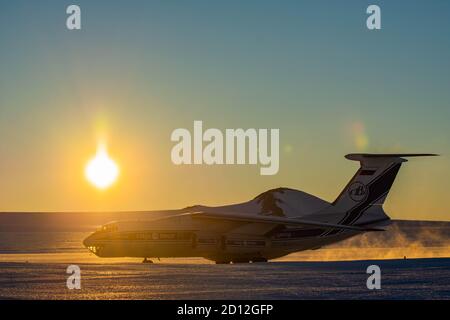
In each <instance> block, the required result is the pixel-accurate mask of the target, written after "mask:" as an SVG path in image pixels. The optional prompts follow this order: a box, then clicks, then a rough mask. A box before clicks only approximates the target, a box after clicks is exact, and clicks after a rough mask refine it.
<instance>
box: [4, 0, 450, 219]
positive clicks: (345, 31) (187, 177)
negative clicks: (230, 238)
mask: <svg viewBox="0 0 450 320" xmlns="http://www.w3.org/2000/svg"><path fill="white" fill-rule="evenodd" d="M2 2H3V1H2ZM72 3H76V4H78V5H79V6H80V7H81V10H82V30H80V31H68V30H67V29H66V28H65V19H66V17H67V15H66V14H65V8H66V7H67V5H69V4H72ZM369 4H378V5H379V6H380V7H381V10H382V11H381V12H382V30H380V31H369V30H367V28H366V26H365V20H366V18H367V14H366V13H365V10H366V8H367V6H368V5H369ZM449 15H450V3H449V2H448V1H395V2H393V1H376V2H373V1H345V2H344V1H342V2H338V1H247V2H242V1H171V2H170V3H169V2H167V1H76V2H69V1H39V2H35V1H14V2H9V1H8V2H6V1H5V3H2V10H1V12H0V41H1V49H0V50H1V51H0V93H1V94H0V134H1V135H2V137H3V139H2V144H1V146H0V155H1V159H0V173H1V175H2V177H3V179H2V180H3V181H2V182H0V194H1V195H0V199H1V200H2V206H3V208H0V209H3V210H26V209H36V210H37V209H41V210H63V209H65V210H71V209H95V208H104V207H105V208H111V209H144V208H147V209H159V208H164V207H179V206H184V205H189V204H192V203H197V202H202V203H207V204H220V203H224V202H228V201H240V200H245V199H247V198H249V197H253V196H254V195H256V194H258V193H259V192H262V191H264V190H265V189H267V188H271V187H278V186H281V185H286V186H289V187H293V188H298V189H303V190H305V191H307V192H311V193H314V194H317V195H319V196H321V197H323V198H325V199H326V200H332V199H333V198H334V197H335V196H336V195H337V194H338V193H339V190H340V188H341V187H343V185H345V182H346V181H347V180H348V179H349V178H350V176H351V174H352V172H353V171H354V170H355V166H354V165H355V164H354V163H350V162H348V161H345V160H344V159H343V157H342V156H343V155H344V154H345V153H348V152H355V151H364V152H437V153H441V154H443V155H444V156H443V157H441V158H439V159H438V160H435V159H433V160H423V161H422V160H421V161H414V163H411V164H408V166H407V167H406V168H404V169H402V170H403V171H402V174H401V176H400V178H401V179H399V180H398V181H396V185H395V188H394V190H393V194H392V196H391V197H392V198H393V199H392V203H391V202H388V205H389V206H392V209H393V211H395V212H398V214H399V216H400V217H408V216H409V215H412V216H414V217H421V218H434V217H436V218H439V219H448V210H449V209H450V203H449V202H448V200H444V201H443V200H442V199H443V197H445V196H444V193H443V191H442V190H448V188H449V187H450V183H449V182H448V181H449V179H450V169H449V168H450V160H449V159H448V157H445V154H448V153H449V152H448V151H449V150H450V141H449V137H450V135H449V133H450V92H449V88H450V72H449V71H450V61H449V59H448V57H449V56H450V40H449V39H450V37H449V35H450V34H449V33H450V19H449ZM194 120H203V121H204V124H205V125H206V126H208V127H217V128H237V127H244V128H245V127H252V128H280V139H281V141H280V142H281V148H282V154H281V164H280V173H279V174H278V175H277V176H273V177H261V176H259V175H258V170H257V169H256V168H253V167H249V166H246V167H245V168H230V167H214V168H190V167H185V168H174V167H173V165H172V164H171V163H170V160H169V157H170V148H171V146H172V144H171V142H170V140H169V137H170V132H171V131H172V130H173V129H175V128H178V127H188V128H190V127H191V126H192V122H193V121H194ZM99 123H100V124H99ZM99 127H101V130H103V131H105V132H106V135H108V137H109V140H110V141H109V144H110V145H111V148H113V149H115V151H116V155H118V156H122V157H123V158H124V159H125V158H126V159H128V160H124V162H125V163H126V162H127V161H136V159H139V160H138V161H139V163H140V165H139V166H137V167H136V168H134V169H133V170H134V171H132V172H129V174H130V175H129V177H130V176H132V177H134V178H132V179H131V178H130V179H129V180H126V181H128V182H126V181H124V182H123V184H122V185H120V184H119V185H118V186H117V190H115V191H114V192H111V195H110V196H108V195H101V196H99V197H101V199H99V198H98V196H97V195H89V189H88V188H89V186H81V185H82V182H80V181H78V180H77V182H76V183H72V181H73V179H75V178H74V177H75V176H76V175H75V174H74V175H73V176H70V178H68V176H67V175H66V172H67V171H66V170H65V169H64V168H65V166H66V165H71V166H72V165H73V166H74V169H73V170H75V171H76V170H78V169H77V166H78V162H77V161H75V160H73V158H74V157H79V158H80V160H79V161H80V163H81V162H82V161H83V160H84V155H85V153H86V154H89V152H91V151H92V150H93V149H95V139H96V135H97V134H98V130H99V129H98V128H99ZM355 128H356V129H355ZM361 135H362V136H364V138H365V141H366V143H363V144H358V143H357V141H358V136H361ZM136 150H138V151H136ZM284 150H289V151H286V152H285V151H284ZM30 159H33V161H30ZM63 163H64V165H63ZM431 163H432V164H431ZM128 166H131V165H128ZM133 167H134V166H133ZM155 168H158V170H156V169H155ZM77 172H78V171H77ZM125 173H126V172H125ZM243 176H244V177H246V179H245V182H244V183H239V182H238V181H239V180H241V179H242V177H243ZM174 177H176V179H175V178H174ZM141 178H142V180H144V181H146V182H145V183H144V182H142V181H141ZM80 179H81V178H80ZM137 180H139V183H136V181H137ZM170 181H172V183H171V182H170ZM173 181H176V183H175V182H173ZM192 181H197V182H198V183H196V184H195V185H194V186H193V187H190V186H191V182H192ZM209 181H220V182H221V183H220V184H217V186H214V187H211V186H210V183H209ZM127 183H128V184H127ZM71 184H78V185H79V187H78V188H76V189H73V187H71ZM236 184H237V185H236ZM205 185H207V186H208V187H205ZM187 186H189V187H188V188H189V192H183V188H185V187H187ZM46 190H47V191H46ZM126 190H127V191H126ZM167 190H170V192H173V193H174V194H177V195H178V196H177V197H169V196H167V195H166V194H167ZM131 191H132V192H131ZM55 192H57V193H58V194H59V193H61V195H60V196H58V197H57V198H58V199H55V197H54V194H55ZM130 193H132V194H133V196H129V194H130ZM36 194H37V195H36ZM26 195H29V196H26ZM119 195H120V196H119ZM418 195H423V199H424V200H420V202H418V203H416V202H411V201H410V200H411V199H412V198H414V199H416V198H421V197H417V196H418ZM24 199H26V200H24ZM394 200H395V203H396V204H395V205H394V204H393V202H394ZM412 211H413V213H411V212H412ZM430 212H435V214H432V213H430Z"/></svg>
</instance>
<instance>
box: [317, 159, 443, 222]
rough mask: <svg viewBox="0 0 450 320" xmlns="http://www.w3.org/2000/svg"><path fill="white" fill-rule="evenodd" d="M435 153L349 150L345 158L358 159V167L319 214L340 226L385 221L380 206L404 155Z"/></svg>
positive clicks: (384, 214) (385, 216)
mask: <svg viewBox="0 0 450 320" xmlns="http://www.w3.org/2000/svg"><path fill="white" fill-rule="evenodd" d="M419 156H436V155H435V154H365V153H352V154H348V155H346V156H345V157H346V158H347V159H349V160H354V161H359V162H360V165H361V166H360V168H359V170H358V171H357V172H356V174H355V175H354V176H353V178H352V179H351V180H350V182H349V183H348V184H347V186H346V187H345V188H344V190H342V192H341V193H340V195H339V196H338V197H337V198H336V200H335V201H334V202H333V204H332V206H330V207H329V208H326V209H325V210H324V211H323V212H319V213H318V214H319V215H322V214H323V215H326V216H328V217H329V218H331V216H332V215H333V216H334V217H333V218H334V219H332V220H335V221H333V222H335V223H339V224H343V225H369V224H370V225H373V224H383V222H388V221H389V217H388V216H387V215H386V213H385V212H384V211H383V208H382V205H383V203H384V201H385V199H386V197H387V195H388V193H389V190H390V189H391V186H392V184H393V183H394V180H395V177H396V176H397V173H398V171H399V170H400V167H401V165H402V163H403V162H406V161H408V160H406V159H403V158H404V157H419Z"/></svg>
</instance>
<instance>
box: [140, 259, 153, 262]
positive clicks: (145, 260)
mask: <svg viewBox="0 0 450 320" xmlns="http://www.w3.org/2000/svg"><path fill="white" fill-rule="evenodd" d="M142 263H153V261H152V260H147V258H144V261H142Z"/></svg>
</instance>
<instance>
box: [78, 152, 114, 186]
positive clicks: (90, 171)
mask: <svg viewBox="0 0 450 320" xmlns="http://www.w3.org/2000/svg"><path fill="white" fill-rule="evenodd" d="M85 175H86V179H87V180H88V181H89V182H90V183H92V184H93V185H94V186H95V187H97V188H98V189H102V190H103V189H106V188H108V187H110V186H111V185H112V184H113V183H114V182H115V181H116V180H117V177H118V176H119V167H118V166H117V164H116V163H115V162H114V160H112V159H111V158H110V157H109V155H108V152H107V149H106V145H105V144H99V145H98V148H97V153H96V155H95V157H94V158H92V159H91V160H90V161H89V162H88V163H87V165H86V169H85Z"/></svg>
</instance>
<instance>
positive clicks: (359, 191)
mask: <svg viewBox="0 0 450 320" xmlns="http://www.w3.org/2000/svg"><path fill="white" fill-rule="evenodd" d="M367 194H368V192H367V187H366V185H364V184H363V183H361V182H358V181H356V182H354V183H352V185H351V186H350V187H349V188H348V195H349V196H350V198H351V199H352V200H353V201H356V202H361V201H363V200H365V199H366V198H367Z"/></svg>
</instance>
